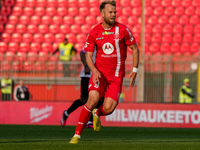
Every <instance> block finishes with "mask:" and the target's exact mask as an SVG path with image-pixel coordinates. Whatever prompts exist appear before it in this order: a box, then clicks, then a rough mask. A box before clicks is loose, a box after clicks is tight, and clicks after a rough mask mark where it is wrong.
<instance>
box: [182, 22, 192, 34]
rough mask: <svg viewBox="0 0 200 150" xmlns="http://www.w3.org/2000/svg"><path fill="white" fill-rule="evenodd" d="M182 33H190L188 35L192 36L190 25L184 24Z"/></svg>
mask: <svg viewBox="0 0 200 150" xmlns="http://www.w3.org/2000/svg"><path fill="white" fill-rule="evenodd" d="M183 33H190V34H192V33H193V26H192V25H191V24H186V25H185V26H184V27H183Z"/></svg>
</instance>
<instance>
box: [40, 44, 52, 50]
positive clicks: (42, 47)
mask: <svg viewBox="0 0 200 150" xmlns="http://www.w3.org/2000/svg"><path fill="white" fill-rule="evenodd" d="M41 49H42V51H43V52H47V53H49V52H51V51H52V45H51V43H49V42H45V43H42V45H41Z"/></svg>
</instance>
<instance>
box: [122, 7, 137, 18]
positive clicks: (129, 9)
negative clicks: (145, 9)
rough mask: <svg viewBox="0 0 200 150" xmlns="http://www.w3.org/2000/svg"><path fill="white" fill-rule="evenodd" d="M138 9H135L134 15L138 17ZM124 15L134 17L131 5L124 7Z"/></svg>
mask: <svg viewBox="0 0 200 150" xmlns="http://www.w3.org/2000/svg"><path fill="white" fill-rule="evenodd" d="M136 9H137V7H135V8H133V14H134V15H137V13H138V11H137V10H136ZM122 15H125V16H131V15H132V7H130V5H127V6H126V7H123V8H122Z"/></svg>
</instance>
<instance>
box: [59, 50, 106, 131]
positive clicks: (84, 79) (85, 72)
mask: <svg viewBox="0 0 200 150" xmlns="http://www.w3.org/2000/svg"><path fill="white" fill-rule="evenodd" d="M85 53H86V52H85V51H84V48H83V49H82V50H81V52H80V58H81V62H82V63H83V65H84V68H83V69H82V70H81V73H80V77H81V98H80V99H77V100H75V101H74V102H73V103H72V105H71V106H70V107H69V108H68V109H67V110H64V112H63V114H62V117H61V120H60V123H61V126H62V127H64V126H65V125H66V121H67V118H68V117H69V115H70V114H71V113H72V112H73V111H75V110H76V109H77V108H78V107H80V106H82V105H84V104H85V103H86V102H87V100H88V84H89V80H90V77H91V74H92V72H91V71H90V69H89V67H88V65H87V62H86V58H85ZM93 59H95V53H94V55H93ZM102 104H103V99H101V100H100V101H99V103H98V105H97V106H96V108H99V107H100V106H101V105H102ZM92 122H93V117H92V116H91V117H90V119H89V121H88V122H87V124H86V126H85V127H88V128H93V123H92Z"/></svg>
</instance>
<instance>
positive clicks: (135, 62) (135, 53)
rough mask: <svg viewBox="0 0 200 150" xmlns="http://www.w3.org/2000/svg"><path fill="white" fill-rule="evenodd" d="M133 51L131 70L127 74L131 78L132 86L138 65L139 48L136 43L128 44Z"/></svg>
mask: <svg viewBox="0 0 200 150" xmlns="http://www.w3.org/2000/svg"><path fill="white" fill-rule="evenodd" d="M129 47H130V48H131V49H132V51H133V54H132V55H133V70H132V71H131V73H130V74H129V79H131V82H130V86H134V83H135V78H136V75H137V72H138V65H139V49H138V47H137V44H136V43H135V44H133V45H130V46H129Z"/></svg>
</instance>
